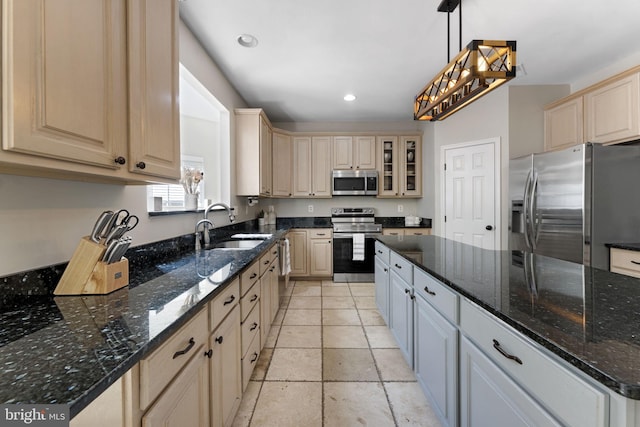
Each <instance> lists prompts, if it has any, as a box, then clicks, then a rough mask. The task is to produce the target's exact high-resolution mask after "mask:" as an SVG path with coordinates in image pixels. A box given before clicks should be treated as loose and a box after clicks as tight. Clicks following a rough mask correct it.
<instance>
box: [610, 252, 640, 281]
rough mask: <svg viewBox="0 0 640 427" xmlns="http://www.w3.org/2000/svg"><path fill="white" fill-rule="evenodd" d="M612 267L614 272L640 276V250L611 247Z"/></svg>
mask: <svg viewBox="0 0 640 427" xmlns="http://www.w3.org/2000/svg"><path fill="white" fill-rule="evenodd" d="M610 255H611V268H610V270H611V271H612V272H613V273H620V274H626V275H627V276H633V277H640V252H638V251H630V250H626V249H618V248H611V252H610Z"/></svg>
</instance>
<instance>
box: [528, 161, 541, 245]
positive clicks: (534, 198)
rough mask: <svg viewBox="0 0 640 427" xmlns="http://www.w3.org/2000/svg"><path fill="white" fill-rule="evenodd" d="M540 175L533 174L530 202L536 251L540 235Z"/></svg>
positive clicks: (532, 241)
mask: <svg viewBox="0 0 640 427" xmlns="http://www.w3.org/2000/svg"><path fill="white" fill-rule="evenodd" d="M538 178H539V177H538V174H537V173H535V172H534V173H533V180H532V184H531V190H530V193H531V201H530V202H529V216H530V218H531V235H530V239H531V247H532V248H534V249H535V247H536V244H537V243H538V237H539V233H540V215H538Z"/></svg>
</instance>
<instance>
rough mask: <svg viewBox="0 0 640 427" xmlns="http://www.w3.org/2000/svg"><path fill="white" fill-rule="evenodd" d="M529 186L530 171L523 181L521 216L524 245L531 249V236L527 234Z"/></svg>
mask: <svg viewBox="0 0 640 427" xmlns="http://www.w3.org/2000/svg"><path fill="white" fill-rule="evenodd" d="M530 187H531V171H529V173H528V174H527V180H526V181H525V184H524V201H523V204H524V206H523V212H522V214H523V216H524V232H523V234H524V242H525V245H526V246H527V250H529V251H531V250H533V247H532V246H531V238H530V236H529V228H530V226H529V221H530V219H529V201H530V199H529V190H530Z"/></svg>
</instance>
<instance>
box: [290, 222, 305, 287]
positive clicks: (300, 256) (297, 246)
mask: <svg viewBox="0 0 640 427" xmlns="http://www.w3.org/2000/svg"><path fill="white" fill-rule="evenodd" d="M287 238H288V239H289V255H290V263H291V273H289V275H290V276H292V277H299V276H308V275H309V262H308V260H307V231H306V230H292V231H289V233H287Z"/></svg>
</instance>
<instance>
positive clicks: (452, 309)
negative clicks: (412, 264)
mask: <svg viewBox="0 0 640 427" xmlns="http://www.w3.org/2000/svg"><path fill="white" fill-rule="evenodd" d="M413 276H414V277H413V287H414V289H415V292H416V293H417V294H420V295H421V296H422V297H423V298H424V299H425V300H426V301H427V302H428V303H429V304H431V306H433V308H435V309H436V310H438V311H439V312H440V313H441V314H442V315H443V316H444V317H446V318H447V320H449V321H450V322H451V323H453V324H456V325H457V324H458V295H457V294H456V293H455V292H453V291H452V290H450V289H449V288H448V287H447V286H446V285H444V284H442V283H441V282H440V281H439V280H436V279H434V278H433V277H431V276H430V275H429V274H427V273H425V272H424V271H422V270H420V269H418V268H415V269H414V271H413Z"/></svg>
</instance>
